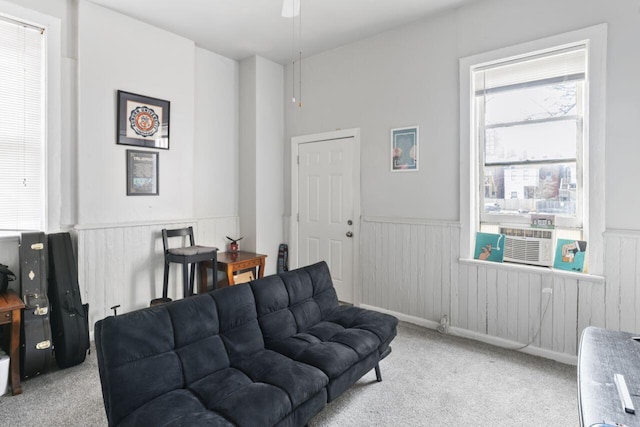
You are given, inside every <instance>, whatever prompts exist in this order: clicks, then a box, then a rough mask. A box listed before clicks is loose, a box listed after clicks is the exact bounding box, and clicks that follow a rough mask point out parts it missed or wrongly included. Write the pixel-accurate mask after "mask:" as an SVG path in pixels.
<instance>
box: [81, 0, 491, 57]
mask: <svg viewBox="0 0 640 427" xmlns="http://www.w3.org/2000/svg"><path fill="white" fill-rule="evenodd" d="M91 1H92V2H93V3H96V4H99V5H101V6H104V7H107V8H109V9H112V10H115V11H117V12H119V13H122V14H124V15H128V16H131V17H133V18H135V19H138V20H140V21H144V22H147V23H149V24H151V25H153V26H156V27H159V28H164V29H166V30H168V31H170V32H172V33H175V34H178V35H181V36H183V37H186V38H188V39H191V40H193V41H195V42H196V44H197V45H198V46H200V47H202V48H204V49H207V50H211V51H213V52H216V53H219V54H221V55H224V56H226V57H229V58H233V59H236V60H242V59H244V58H247V57H250V56H253V55H260V56H262V57H264V58H267V59H270V60H272V61H275V62H278V63H281V64H284V63H286V62H288V61H290V60H291V56H292V39H293V37H292V33H293V32H294V31H295V43H296V47H295V52H297V51H298V50H299V49H298V47H297V46H298V40H299V27H298V25H299V19H298V18H296V19H295V21H293V22H292V20H291V18H283V17H282V16H281V12H282V0H133V1H132V0H91ZM301 1H302V6H301V8H302V13H301V17H302V49H301V50H302V54H303V56H310V55H314V54H317V53H319V52H323V51H326V50H329V49H333V48H335V47H338V46H341V45H344V44H347V43H350V42H353V41H356V40H360V39H363V38H366V37H369V36H372V35H375V34H378V33H381V32H384V31H387V30H390V29H392V28H396V27H399V26H401V25H402V24H405V23H409V22H413V21H417V20H419V19H422V18H424V17H427V16H429V15H433V14H436V13H439V12H441V11H443V10H446V9H452V8H456V7H459V6H460V5H462V4H464V3H469V2H472V1H478V0H301ZM292 24H293V25H295V28H294V27H293V26H292Z"/></svg>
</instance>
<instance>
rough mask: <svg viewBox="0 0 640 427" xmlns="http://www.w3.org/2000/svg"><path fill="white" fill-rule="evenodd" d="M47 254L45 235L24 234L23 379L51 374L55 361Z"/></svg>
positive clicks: (21, 280)
mask: <svg viewBox="0 0 640 427" xmlns="http://www.w3.org/2000/svg"><path fill="white" fill-rule="evenodd" d="M46 251H47V245H46V240H45V235H44V233H40V232H34V233H22V236H21V238H20V250H19V254H20V289H21V292H20V294H21V296H22V301H24V304H25V308H24V316H23V319H22V325H21V328H20V359H21V361H22V363H21V364H20V374H21V376H22V378H23V379H26V378H31V377H34V376H36V375H39V374H41V373H44V372H46V371H48V370H49V369H50V368H51V362H52V361H53V357H52V356H53V346H52V343H51V326H50V324H49V300H48V298H47V262H46V260H47V257H46Z"/></svg>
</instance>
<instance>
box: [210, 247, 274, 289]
mask: <svg viewBox="0 0 640 427" xmlns="http://www.w3.org/2000/svg"><path fill="white" fill-rule="evenodd" d="M266 258H267V255H262V254H256V253H253V252H243V251H238V252H218V270H220V271H224V272H225V273H226V274H227V280H229V286H233V285H234V284H235V282H234V281H233V272H234V271H241V270H247V269H249V268H256V267H257V268H258V279H259V278H261V277H264V266H265V263H266ZM200 266H201V267H200V277H201V284H200V292H202V287H203V285H204V289H205V291H206V283H207V268H211V261H204V262H201V263H200ZM213 280H214V283H215V280H216V277H215V273H214V278H213ZM214 288H215V285H214Z"/></svg>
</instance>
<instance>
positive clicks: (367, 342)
mask: <svg viewBox="0 0 640 427" xmlns="http://www.w3.org/2000/svg"><path fill="white" fill-rule="evenodd" d="M380 343H381V342H380V339H379V338H378V337H377V336H376V335H375V334H374V333H372V332H369V331H366V330H361V329H346V328H344V327H343V326H342V325H339V324H337V323H332V322H320V323H318V324H317V325H315V326H312V327H311V328H309V329H308V330H306V331H305V332H302V333H298V334H295V335H293V336H291V337H289V338H285V339H283V340H279V341H276V342H272V343H268V346H269V348H271V349H273V350H275V351H277V352H278V353H281V354H284V355H286V356H287V357H290V358H292V359H294V360H297V361H300V362H302V363H306V364H307V365H311V366H315V367H316V368H318V369H320V370H322V372H324V373H325V374H326V375H327V376H328V377H329V378H330V379H333V378H336V377H338V376H340V375H341V374H342V373H343V372H345V371H346V370H348V369H349V368H351V367H352V366H353V365H355V364H356V363H358V361H360V360H361V359H362V358H364V357H366V356H368V355H369V354H371V353H373V352H374V351H377V349H378V347H379V346H380Z"/></svg>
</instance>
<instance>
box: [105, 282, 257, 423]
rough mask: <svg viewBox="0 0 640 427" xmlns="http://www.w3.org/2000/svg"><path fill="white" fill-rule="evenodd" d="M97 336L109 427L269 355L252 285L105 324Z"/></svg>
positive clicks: (133, 313) (119, 318) (113, 319)
mask: <svg viewBox="0 0 640 427" xmlns="http://www.w3.org/2000/svg"><path fill="white" fill-rule="evenodd" d="M95 330H96V347H97V352H98V363H99V369H100V378H101V381H102V389H103V398H104V403H105V408H106V410H107V417H108V419H109V423H110V424H111V425H114V424H118V423H119V422H120V421H122V419H124V417H126V416H127V415H128V414H130V413H131V412H133V411H134V410H136V409H137V408H139V407H141V406H142V405H144V404H145V403H147V402H150V401H151V400H153V399H155V398H157V397H159V396H161V395H163V394H165V393H168V392H170V391H173V390H177V389H181V388H185V387H187V386H189V385H190V384H192V383H194V382H196V381H198V380H200V379H201V378H204V377H205V376H207V375H210V374H213V373H215V372H217V371H219V370H221V369H224V368H228V367H229V366H231V365H232V364H233V363H234V362H237V361H240V360H242V359H244V358H246V357H247V356H250V355H252V354H254V353H256V352H257V351H260V350H263V349H264V340H263V339H262V333H261V331H260V326H259V324H258V320H257V313H256V306H255V300H254V297H253V293H252V292H251V288H250V287H249V285H238V286H233V287H230V288H224V289H220V290H217V291H214V292H210V293H207V294H202V295H196V296H193V297H190V298H186V299H182V300H179V301H174V302H172V303H169V304H165V305H161V306H155V307H151V308H146V309H142V310H137V311H133V312H130V313H126V314H123V315H120V316H116V317H107V318H106V319H103V320H101V321H99V322H97V323H96V326H95Z"/></svg>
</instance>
